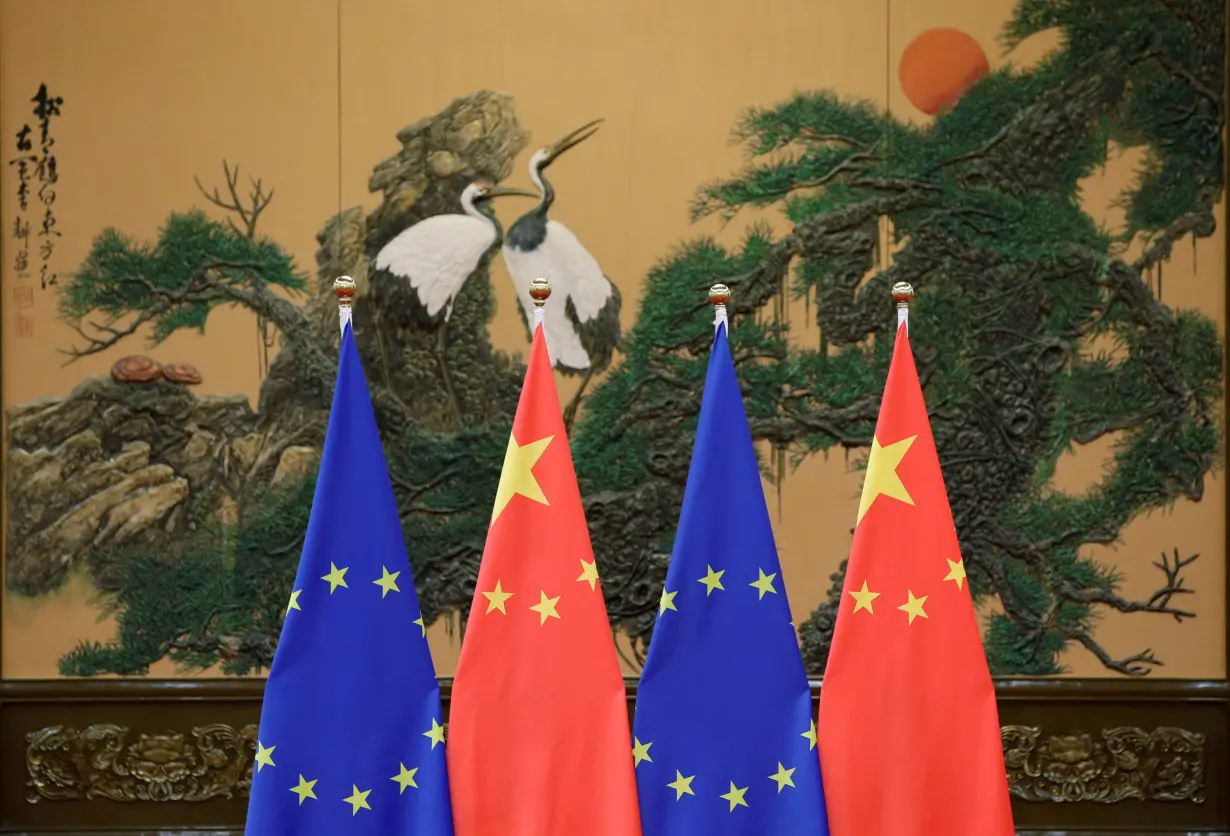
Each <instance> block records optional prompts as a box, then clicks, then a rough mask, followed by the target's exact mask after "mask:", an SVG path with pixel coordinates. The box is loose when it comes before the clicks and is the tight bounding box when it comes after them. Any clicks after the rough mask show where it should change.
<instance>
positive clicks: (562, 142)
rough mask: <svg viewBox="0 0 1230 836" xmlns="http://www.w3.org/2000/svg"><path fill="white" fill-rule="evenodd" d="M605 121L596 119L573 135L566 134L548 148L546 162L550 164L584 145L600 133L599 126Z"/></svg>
mask: <svg viewBox="0 0 1230 836" xmlns="http://www.w3.org/2000/svg"><path fill="white" fill-rule="evenodd" d="M604 121H605V120H603V119H595V120H594V121H592V122H588V123H586V124H584V125H582V126H581V127H579V128H577V129H576V130H575V131H573V132H572V133H570V134H566V135H565V136H563V137H561V138H560V139H557V140H556V141H555V142H554V144H552V145H550V146H549V147H548V148H547V159H546V162H548V163H549V162H551V161H552V160H554V159H555V158H556V157H558V156H559V155H560V154H562V153H564V152H565V151H567V150H568V149H569V148H571V147H572V146H574V145H577V144H579V143H582V142H584V141H585V140H587V139H589V138H590V137H591V136H593V135H594V134H596V133H597V132H598V126H599V125H600V124H602V122H604Z"/></svg>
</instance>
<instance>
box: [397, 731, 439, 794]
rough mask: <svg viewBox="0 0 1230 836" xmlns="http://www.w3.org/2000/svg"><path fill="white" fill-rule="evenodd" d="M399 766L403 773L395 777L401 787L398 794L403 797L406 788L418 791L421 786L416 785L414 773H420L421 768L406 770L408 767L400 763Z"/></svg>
mask: <svg viewBox="0 0 1230 836" xmlns="http://www.w3.org/2000/svg"><path fill="white" fill-rule="evenodd" d="M432 745H433V746H434V745H435V744H434V743H433V744H432ZM398 766H400V767H401V771H400V772H398V773H397V774H396V775H394V776H393V780H394V781H396V782H397V785H398V786H399V787H401V789H400V790H398V791H397V794H398V795H401V794H402V793H403V792H405V791H406V787H414V788H415V789H416V790H417V789H418V788H419V785H418V784H416V783H414V773H416V772H418V771H419V768H418V767H417V766H416V767H415V768H414V769H406V765H405V764H404V763H399V764H398Z"/></svg>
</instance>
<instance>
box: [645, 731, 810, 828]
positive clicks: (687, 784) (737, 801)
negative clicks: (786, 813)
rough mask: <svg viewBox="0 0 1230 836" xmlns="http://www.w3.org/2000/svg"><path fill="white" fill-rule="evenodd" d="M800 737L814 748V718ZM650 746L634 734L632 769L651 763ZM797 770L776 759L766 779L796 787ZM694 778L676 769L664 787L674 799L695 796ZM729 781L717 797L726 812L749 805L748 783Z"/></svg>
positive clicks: (780, 788) (780, 785) (780, 786)
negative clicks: (671, 791)
mask: <svg viewBox="0 0 1230 836" xmlns="http://www.w3.org/2000/svg"><path fill="white" fill-rule="evenodd" d="M800 737H802V738H803V739H804V740H806V741H807V744H808V746H807V748H808V751H814V750H815V748H816V738H817V735H816V721H815V720H814V719H813V720H810V721H809V728H808V730H807V731H805V732H803V733H802V734H801V735H800ZM652 746H653V741H652V740H649V741H645V742H641V739H640V738H639V737H635V736H634V737H633V738H632V768H633V769H636V768H638V767H640V765H641V764H642V763H653V756H652V755H650V751H649V750H650V748H651V747H652ZM797 771H798V767H797V766H794V767H788V766H786V765H785V764H784V763H782V762H781V761H778V762H777V770H776V771H775V772H773V773H772V774H770V775H768V776H766V777H767V778H768V780H770V781H772V782H773V783H774V784H775V785H776V789H777V792H778V793H781V792H782V791H783V790H785V789H786V788H787V787H792V788H796V789H797V785H796V784H795V783H794V773H795V772H797ZM695 780H696V775H695V774H692V775H684V774H683V772H682V771H681V770H679V769H676V770H675V778H674V780H672V781H670V782H669V783H667V784H666V787H667V789H671V790H674V791H675V800H676V801H681V800H682V799H683V797H684V796H685V795H690V796H693V797H695V796H696V791H695V790H694V789H693V788H692V782H693V781H695ZM729 783H730V789H728V790H727V791H726V792H724V793H722V794H721V795H719V796H718V798H720V799H722V800H723V801H725V802H726V803H727V805H728V807H727V812H730V813H733V812H734V811H735V809H736V808H738V807H748V806H750V805H749V803H748V800H747V792H748V790H749V789H750V785H749V786H747V787H740V786H739V785H738V784H737V783H735V782H734V781H730V782H729Z"/></svg>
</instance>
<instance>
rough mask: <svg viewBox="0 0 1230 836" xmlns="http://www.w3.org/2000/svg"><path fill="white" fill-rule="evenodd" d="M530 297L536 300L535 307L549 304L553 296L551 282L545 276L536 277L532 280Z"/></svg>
mask: <svg viewBox="0 0 1230 836" xmlns="http://www.w3.org/2000/svg"><path fill="white" fill-rule="evenodd" d="M530 298H531V299H533V300H534V307H535V308H541V307H542V306H543V305H545V304H547V300H548V299H550V298H551V283H550V282H549V281H547V280H546V279H543V278H537V279H534V281H532V282H530Z"/></svg>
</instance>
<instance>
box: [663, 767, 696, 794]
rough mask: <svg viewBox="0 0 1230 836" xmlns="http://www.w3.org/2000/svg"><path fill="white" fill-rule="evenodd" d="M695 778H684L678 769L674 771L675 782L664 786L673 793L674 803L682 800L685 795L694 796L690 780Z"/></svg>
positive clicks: (692, 776) (691, 776) (689, 776)
mask: <svg viewBox="0 0 1230 836" xmlns="http://www.w3.org/2000/svg"><path fill="white" fill-rule="evenodd" d="M695 777H696V776H695V775H687V776H685V775H684V774H683V773H682V772H680V771H679V770H678V769H676V770H675V780H673V781H671V782H670V783H669V784H667V785H666V786H668V787H670V788H671V789H672V790H674V791H675V800H676V801H678V800H679V799H681V798H683V797H684V796H685V795H696V793H694V792H692V779H693V778H695Z"/></svg>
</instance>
